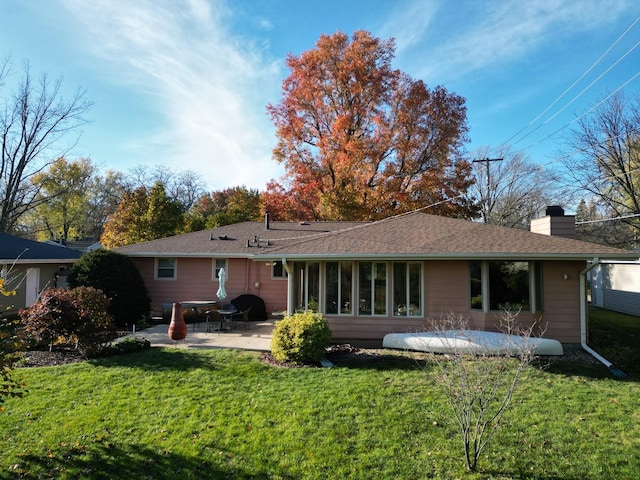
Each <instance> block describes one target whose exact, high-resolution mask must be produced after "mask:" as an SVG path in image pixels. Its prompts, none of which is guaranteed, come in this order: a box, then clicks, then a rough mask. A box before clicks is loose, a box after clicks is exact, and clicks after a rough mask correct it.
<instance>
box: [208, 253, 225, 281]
mask: <svg viewBox="0 0 640 480" xmlns="http://www.w3.org/2000/svg"><path fill="white" fill-rule="evenodd" d="M218 262H223V265H222V266H221V267H218ZM221 268H224V271H225V272H226V273H227V278H226V280H229V259H228V258H212V259H211V279H212V280H213V281H214V282H219V281H220V277H219V276H218V273H220V269H221Z"/></svg>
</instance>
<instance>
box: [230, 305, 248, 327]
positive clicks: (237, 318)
mask: <svg viewBox="0 0 640 480" xmlns="http://www.w3.org/2000/svg"><path fill="white" fill-rule="evenodd" d="M250 310H251V307H249V308H247V309H245V310H243V311H241V312H238V313H234V314H233V315H232V317H231V318H232V319H233V321H234V323H236V324H237V323H239V322H241V323H243V324H244V329H245V330H249V328H250V327H251V323H250V320H249V311H250Z"/></svg>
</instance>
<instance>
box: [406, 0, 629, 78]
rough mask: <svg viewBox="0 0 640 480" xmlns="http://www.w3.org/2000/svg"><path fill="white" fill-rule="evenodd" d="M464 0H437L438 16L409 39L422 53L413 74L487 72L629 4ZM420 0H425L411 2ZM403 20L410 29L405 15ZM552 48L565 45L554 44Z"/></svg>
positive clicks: (587, 27) (616, 0)
mask: <svg viewBox="0 0 640 480" xmlns="http://www.w3.org/2000/svg"><path fill="white" fill-rule="evenodd" d="M462 3H464V6H463V5H462V4H461V3H458V2H448V1H446V0H441V4H440V7H438V11H439V18H438V20H437V21H436V20H432V21H431V22H430V27H432V28H430V29H429V30H428V31H425V32H424V33H425V35H424V37H423V39H422V42H419V41H418V40H417V39H413V40H412V41H411V42H410V43H409V45H410V46H412V45H414V44H415V45H417V46H418V48H417V49H416V51H419V52H420V56H421V57H422V62H421V65H422V66H421V67H419V68H417V69H416V70H417V71H416V72H415V75H416V76H418V77H421V78H432V77H436V78H439V79H444V80H447V79H451V78H460V77H462V76H465V75H469V74H472V73H474V72H478V71H480V70H485V71H489V70H490V69H493V68H498V67H499V66H501V65H504V64H506V63H509V62H513V61H516V60H519V59H522V58H523V57H524V56H526V55H529V54H531V53H532V52H534V51H536V49H538V48H539V47H540V46H542V45H546V44H547V42H549V39H553V40H554V41H556V42H558V41H559V40H561V39H563V38H568V37H569V35H570V34H575V33H576V32H589V31H591V30H593V29H596V28H599V27H600V26H601V25H602V24H604V23H606V22H610V21H613V20H615V19H616V18H618V17H619V16H620V15H623V14H624V13H625V11H627V10H628V8H629V5H630V4H629V2H627V1H620V0H608V1H602V0H582V1H580V2H576V1H575V0H529V1H526V2H523V1H521V0H503V1H493V2H490V3H485V2H481V6H477V5H475V2H462ZM424 5H425V2H423V1H417V2H416V3H415V6H421V7H422V6H424ZM427 5H428V6H429V8H430V9H431V11H435V9H436V8H437V7H436V6H435V3H434V2H427ZM407 25H409V28H408V31H409V32H412V31H413V29H412V28H411V27H410V25H411V22H410V21H409V20H407ZM427 37H428V40H426V38H427ZM427 41H428V43H429V45H428V46H427V48H425V43H426V42H427ZM556 48H563V45H562V44H561V43H558V44H557V47H556ZM425 52H427V53H426V54H425ZM406 55H407V56H408V55H410V52H409V51H407V52H406ZM404 60H405V62H407V59H404Z"/></svg>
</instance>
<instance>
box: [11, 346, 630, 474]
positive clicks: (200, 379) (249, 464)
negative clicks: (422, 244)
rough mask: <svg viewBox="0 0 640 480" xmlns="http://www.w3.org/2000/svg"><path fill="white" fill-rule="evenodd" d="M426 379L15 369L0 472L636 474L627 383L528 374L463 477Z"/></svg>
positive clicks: (387, 362)
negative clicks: (15, 395)
mask: <svg viewBox="0 0 640 480" xmlns="http://www.w3.org/2000/svg"><path fill="white" fill-rule="evenodd" d="M431 371H432V365H431V364H429V363H428V362H427V361H417V360H415V359H412V358H409V357H408V356H403V355H401V354H398V355H396V356H392V357H382V358H378V359H374V360H369V361H352V362H351V363H348V362H346V363H344V364H343V363H340V364H338V365H336V366H335V367H334V368H324V369H322V368H294V369H283V368H275V367H270V366H267V365H265V364H263V363H261V361H260V358H259V354H257V353H251V352H238V351H227V350H199V351H193V350H191V351H187V350H183V349H156V348H154V349H151V350H147V351H144V352H139V353H134V354H129V355H122V356H117V357H110V358H105V359H100V360H96V361H91V362H83V363H78V364H72V365H67V366H60V367H47V368H32V369H23V370H21V372H22V373H23V374H24V378H25V380H26V382H27V384H28V385H29V392H28V394H27V395H25V397H24V398H22V399H8V400H7V402H6V403H5V411H4V412H2V413H0V451H2V455H0V478H56V479H79V478H86V479H207V478H211V479H218V478H220V479H223V478H238V479H417V478H443V479H451V478H469V479H474V480H475V479H485V478H496V479H508V478H517V479H569V480H571V479H575V480H578V479H587V478H597V479H616V480H617V479H635V478H640V455H639V454H638V452H640V382H639V380H640V378H639V377H636V376H631V377H628V378H627V379H625V380H622V381H621V380H616V379H614V378H611V377H610V376H609V375H608V372H607V371H606V369H604V368H603V367H601V366H590V367H584V366H581V365H575V364H569V363H566V364H565V363H564V361H563V362H560V363H556V364H554V365H552V366H551V367H550V368H547V369H544V370H542V369H538V368H534V367H531V368H530V369H529V371H528V372H527V374H526V376H525V379H524V381H523V383H522V384H521V386H520V388H519V389H518V391H517V393H516V396H515V402H516V404H515V405H514V409H513V410H512V411H511V413H510V414H509V415H508V421H509V423H508V425H506V426H505V427H503V428H502V429H501V430H500V431H499V432H498V433H497V435H496V437H494V440H493V443H492V444H491V445H490V446H489V447H488V448H487V450H486V452H485V455H484V456H483V457H482V458H481V460H480V464H479V468H480V471H479V473H477V474H467V473H465V470H464V462H463V458H462V451H461V447H460V446H459V445H458V440H457V437H456V431H455V428H454V426H453V425H452V424H450V423H449V418H450V415H449V409H448V407H447V405H446V404H445V401H444V397H443V396H442V395H441V394H440V392H439V391H438V390H437V388H435V387H434V386H433V380H432V379H431V378H430V377H429V375H430V373H431Z"/></svg>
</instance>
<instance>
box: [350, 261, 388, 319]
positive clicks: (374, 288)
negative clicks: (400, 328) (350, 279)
mask: <svg viewBox="0 0 640 480" xmlns="http://www.w3.org/2000/svg"><path fill="white" fill-rule="evenodd" d="M365 265H369V266H371V270H370V274H369V275H370V276H371V278H370V279H368V282H369V286H368V291H369V298H368V299H366V300H367V301H368V302H369V303H370V305H371V309H370V313H366V310H364V311H363V308H366V305H367V302H366V301H365V302H363V300H365V299H363V298H362V297H363V292H362V289H363V281H362V273H363V272H362V271H361V269H362V268H363V267H364V266H365ZM379 266H384V278H378V276H379V275H378V267H379ZM390 270H391V269H390V268H389V265H388V262H376V261H371V262H358V290H357V291H358V295H357V299H358V316H363V317H385V316H388V315H389V290H388V286H389V272H390ZM365 275H366V272H365ZM378 282H383V285H380V284H378ZM383 287H384V288H383ZM380 290H382V291H384V298H383V300H384V309H383V311H381V312H379V313H378V310H377V308H376V302H377V300H379V298H378V296H377V293H378V292H379V291H380Z"/></svg>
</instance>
